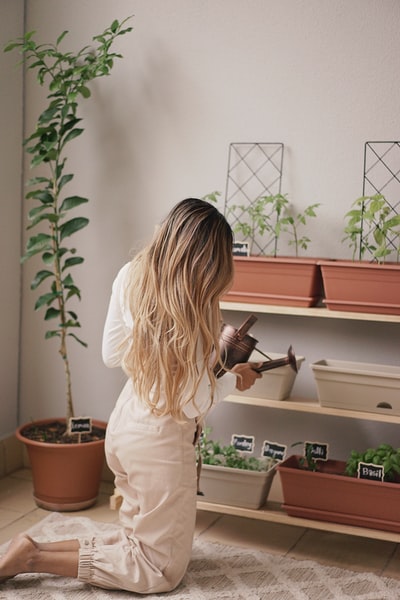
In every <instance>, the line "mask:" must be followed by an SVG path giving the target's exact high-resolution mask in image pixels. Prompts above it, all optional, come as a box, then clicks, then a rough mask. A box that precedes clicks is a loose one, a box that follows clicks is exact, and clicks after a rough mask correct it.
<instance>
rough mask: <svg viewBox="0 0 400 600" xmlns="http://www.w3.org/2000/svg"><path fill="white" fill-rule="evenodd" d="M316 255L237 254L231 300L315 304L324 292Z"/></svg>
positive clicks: (289, 304)
mask: <svg viewBox="0 0 400 600" xmlns="http://www.w3.org/2000/svg"><path fill="white" fill-rule="evenodd" d="M317 262H318V261H317V260H316V259H312V258H289V257H284V258H280V257H277V258H273V257H269V256H235V257H234V263H235V276H234V281H233V285H232V288H231V289H230V290H229V292H228V294H227V295H226V296H225V297H224V300H227V301H228V302H229V301H231V302H254V303H257V304H275V305H279V306H281V305H284V306H304V307H308V306H315V305H316V304H318V302H319V300H320V298H321V296H322V280H321V274H320V270H319V267H318V264H317Z"/></svg>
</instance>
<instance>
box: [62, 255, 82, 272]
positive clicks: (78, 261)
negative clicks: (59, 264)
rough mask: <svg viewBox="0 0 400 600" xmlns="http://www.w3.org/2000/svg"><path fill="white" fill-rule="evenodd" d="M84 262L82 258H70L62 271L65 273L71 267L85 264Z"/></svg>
mask: <svg viewBox="0 0 400 600" xmlns="http://www.w3.org/2000/svg"><path fill="white" fill-rule="evenodd" d="M83 260H84V259H83V258H82V257H81V256H72V257H70V258H67V260H66V261H65V263H64V266H63V268H62V270H63V271H64V270H65V269H68V268H69V267H73V266H75V265H80V264H82V263H83Z"/></svg>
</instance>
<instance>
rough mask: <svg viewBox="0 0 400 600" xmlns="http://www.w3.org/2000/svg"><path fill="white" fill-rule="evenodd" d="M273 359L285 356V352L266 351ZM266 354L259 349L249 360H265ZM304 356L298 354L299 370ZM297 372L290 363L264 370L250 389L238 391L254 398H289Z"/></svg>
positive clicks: (240, 394)
mask: <svg viewBox="0 0 400 600" xmlns="http://www.w3.org/2000/svg"><path fill="white" fill-rule="evenodd" d="M266 354H267V355H268V356H269V357H270V358H271V359H272V360H275V359H279V358H284V357H285V356H286V355H285V354H276V353H274V352H267V353H266ZM264 360H265V356H263V355H262V354H260V353H259V352H258V351H257V349H255V350H254V352H253V353H252V354H251V356H250V358H249V361H251V362H259V361H264ZM304 360H305V359H304V356H296V364H297V371H299V370H300V367H301V364H302V362H304ZM296 375H297V373H296V372H295V371H294V370H293V369H292V367H291V366H290V365H284V366H283V367H277V368H276V369H271V370H270V371H264V372H263V374H262V378H261V379H257V380H256V382H255V384H254V385H253V386H252V388H251V389H250V390H247V391H245V392H236V394H237V395H239V396H251V397H252V398H268V400H286V399H287V398H289V396H290V394H291V392H292V388H293V385H294V382H295V379H296Z"/></svg>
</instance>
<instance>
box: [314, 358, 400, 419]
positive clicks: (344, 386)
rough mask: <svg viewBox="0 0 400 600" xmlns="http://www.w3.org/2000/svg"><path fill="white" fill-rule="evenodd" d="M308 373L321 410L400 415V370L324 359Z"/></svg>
mask: <svg viewBox="0 0 400 600" xmlns="http://www.w3.org/2000/svg"><path fill="white" fill-rule="evenodd" d="M311 369H312V370H313V373H314V377H315V383H316V385H317V390H318V398H319V402H320V404H321V406H330V407H333V408H343V409H348V410H360V411H366V412H375V413H385V414H387V413H390V414H393V415H400V367H395V366H389V365H377V364H370V363H357V362H350V361H341V360H331V359H325V360H319V361H317V362H315V363H313V364H312V365H311Z"/></svg>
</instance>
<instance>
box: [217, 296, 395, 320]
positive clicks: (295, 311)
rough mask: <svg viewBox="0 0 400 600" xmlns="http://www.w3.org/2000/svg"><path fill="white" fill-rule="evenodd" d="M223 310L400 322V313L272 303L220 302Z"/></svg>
mask: <svg viewBox="0 0 400 600" xmlns="http://www.w3.org/2000/svg"><path fill="white" fill-rule="evenodd" d="M220 307H221V310H233V311H239V312H250V313H252V312H255V313H260V314H271V315H287V316H291V317H313V318H319V319H350V320H352V321H377V322H381V323H400V315H384V314H372V313H357V312H345V311H341V310H329V309H327V308H323V307H316V308H314V307H311V308H303V307H298V306H275V305H272V304H252V303H247V302H227V301H223V302H220Z"/></svg>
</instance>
